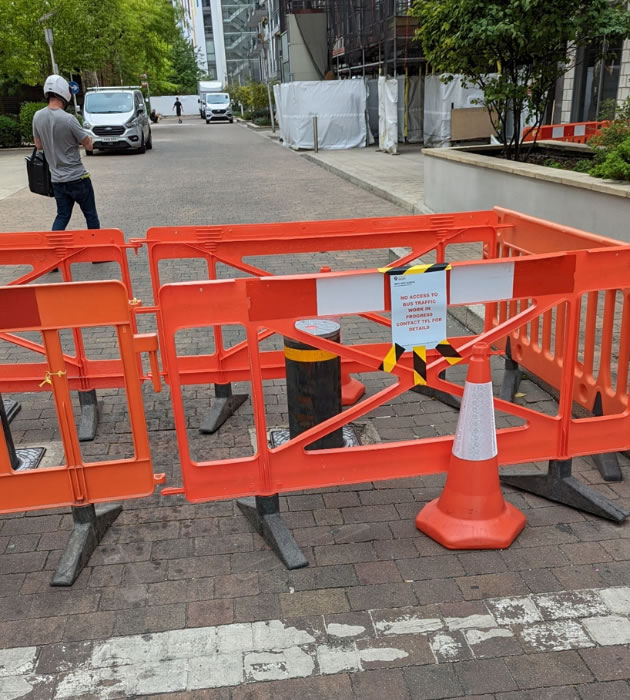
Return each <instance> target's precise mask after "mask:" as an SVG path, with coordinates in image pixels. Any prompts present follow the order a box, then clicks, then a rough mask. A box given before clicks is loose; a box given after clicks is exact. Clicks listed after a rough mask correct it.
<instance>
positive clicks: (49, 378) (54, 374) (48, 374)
mask: <svg viewBox="0 0 630 700" xmlns="http://www.w3.org/2000/svg"><path fill="white" fill-rule="evenodd" d="M65 374H66V370H65V369H60V370H59V371H58V372H46V374H45V376H44V381H43V382H42V383H41V384H40V385H39V386H40V388H41V387H43V386H45V385H46V384H50V385H51V386H52V377H63V376H65Z"/></svg>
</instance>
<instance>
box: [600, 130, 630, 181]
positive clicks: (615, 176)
mask: <svg viewBox="0 0 630 700" xmlns="http://www.w3.org/2000/svg"><path fill="white" fill-rule="evenodd" d="M590 172H591V175H594V176H595V177H602V178H606V179H607V180H630V136H627V137H626V138H625V139H624V140H623V141H621V143H618V144H617V145H616V146H614V147H613V148H610V149H608V150H607V151H606V153H605V155H604V157H603V159H602V160H601V162H599V163H597V164H596V165H595V166H594V167H593V169H592V170H591V171H590Z"/></svg>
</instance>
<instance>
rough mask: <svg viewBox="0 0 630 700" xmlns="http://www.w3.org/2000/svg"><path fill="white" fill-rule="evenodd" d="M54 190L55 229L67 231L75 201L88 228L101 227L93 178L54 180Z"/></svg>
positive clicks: (53, 228)
mask: <svg viewBox="0 0 630 700" xmlns="http://www.w3.org/2000/svg"><path fill="white" fill-rule="evenodd" d="M52 186H53V192H54V193H55V200H56V202H57V216H56V217H55V220H54V221H53V225H52V230H53V231H65V230H66V226H67V225H68V222H69V221H70V217H71V216H72V208H73V207H74V203H75V202H77V204H78V205H79V206H80V207H81V211H82V212H83V216H85V221H86V222H87V227H88V228H101V224H100V222H99V220H98V214H97V213H96V201H95V200H94V188H93V187H92V180H91V179H90V178H89V177H85V178H83V179H81V180H73V181H72V182H53V184H52Z"/></svg>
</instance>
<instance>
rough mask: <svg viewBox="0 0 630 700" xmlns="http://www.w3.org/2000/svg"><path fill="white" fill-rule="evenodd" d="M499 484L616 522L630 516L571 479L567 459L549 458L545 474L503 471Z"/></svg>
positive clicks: (569, 464)
mask: <svg viewBox="0 0 630 700" xmlns="http://www.w3.org/2000/svg"><path fill="white" fill-rule="evenodd" d="M501 483H503V484H507V485H508V486H514V487H516V488H517V489H521V490H522V491H528V492H529V493H535V494H536V495H537V496H542V497H543V498H547V499H549V500H550V501H555V502H556V503H562V504H564V505H566V506H570V507H571V508H577V509H578V510H583V511H586V512H587V513H593V515H598V516H599V517H600V518H607V519H608V520H613V521H614V522H617V523H621V522H623V521H624V520H625V519H626V518H627V517H628V515H630V513H629V512H628V511H627V510H625V509H624V508H621V507H620V506H618V505H616V504H615V503H614V502H613V501H610V500H608V499H607V498H604V496H602V495H601V494H600V493H598V492H597V491H595V489H592V488H591V487H590V486H587V485H586V484H583V483H582V482H581V481H578V480H577V479H576V478H575V477H574V476H572V475H571V460H570V459H566V460H558V459H552V460H551V461H550V462H549V468H548V470H547V473H546V474H541V473H539V472H536V473H532V472H513V471H512V470H509V471H506V472H504V473H502V474H501Z"/></svg>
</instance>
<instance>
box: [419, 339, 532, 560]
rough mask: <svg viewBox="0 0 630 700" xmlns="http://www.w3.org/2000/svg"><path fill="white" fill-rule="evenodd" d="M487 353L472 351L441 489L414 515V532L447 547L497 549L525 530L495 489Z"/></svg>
mask: <svg viewBox="0 0 630 700" xmlns="http://www.w3.org/2000/svg"><path fill="white" fill-rule="evenodd" d="M489 350H490V349H489V347H488V345H487V344H486V343H477V344H476V345H475V346H474V348H473V354H472V356H471V358H470V364H469V368H468V377H467V378H466V385H465V387H464V397H463V400H462V407H461V411H460V414H459V420H458V421H457V430H456V432H455V440H454V443H453V452H452V455H451V461H450V464H449V470H448V475H447V478H446V484H445V485H444V490H443V491H442V494H441V496H440V497H439V499H436V500H434V501H431V502H430V503H428V504H427V505H426V506H425V507H424V508H423V509H422V510H421V511H420V513H418V516H417V517H416V527H417V528H418V529H419V530H421V531H422V532H424V533H425V534H427V535H429V537H432V538H433V539H434V540H436V542H439V543H440V544H441V545H443V546H444V547H448V548H449V549H503V548H505V547H509V546H510V544H512V542H513V541H514V540H515V539H516V537H517V535H518V534H519V532H520V531H521V530H522V529H523V527H525V516H524V515H523V514H522V513H521V512H520V511H518V510H517V509H516V508H515V507H514V506H513V505H511V504H510V503H506V502H505V501H504V499H503V494H502V492H501V487H500V485H499V463H498V460H497V440H496V430H495V423H494V405H493V401H492V380H491V374H490V357H489Z"/></svg>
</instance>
